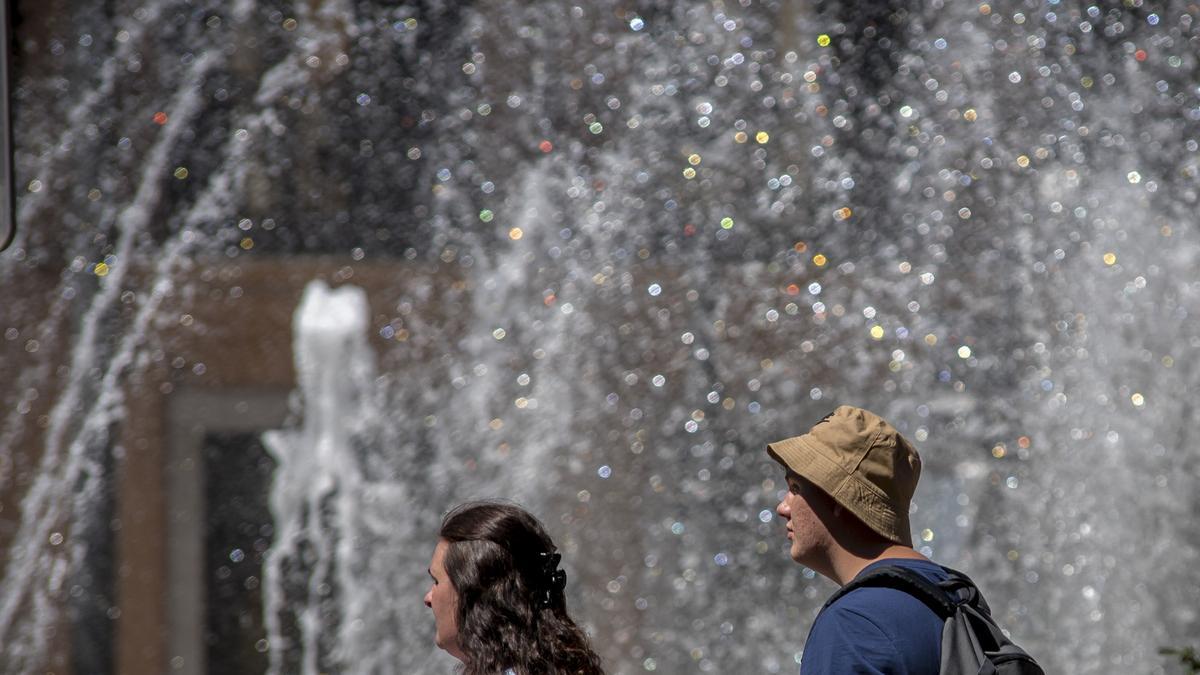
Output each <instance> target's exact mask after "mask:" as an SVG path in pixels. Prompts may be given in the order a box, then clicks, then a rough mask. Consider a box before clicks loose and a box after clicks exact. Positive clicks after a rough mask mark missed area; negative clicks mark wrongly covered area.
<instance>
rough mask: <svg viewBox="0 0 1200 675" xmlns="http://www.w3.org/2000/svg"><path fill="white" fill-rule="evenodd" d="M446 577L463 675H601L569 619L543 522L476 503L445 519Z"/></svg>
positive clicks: (502, 507)
mask: <svg viewBox="0 0 1200 675" xmlns="http://www.w3.org/2000/svg"><path fill="white" fill-rule="evenodd" d="M439 535H440V536H441V538H442V539H444V540H445V541H446V542H447V543H448V544H449V546H448V547H447V549H446V558H445V565H446V574H447V575H448V576H449V577H450V583H451V585H452V586H453V587H454V589H455V591H456V592H457V594H458V643H459V647H460V648H461V649H462V651H463V653H464V655H465V656H466V661H465V663H464V667H463V673H464V674H465V675H497V674H499V673H503V672H504V671H505V669H508V668H511V669H513V670H514V671H515V672H516V673H518V675H542V674H546V675H603V673H604V671H603V670H602V669H601V667H600V657H599V656H597V655H596V653H595V652H594V651H592V648H591V646H590V645H589V644H588V639H587V636H586V635H585V634H584V632H583V630H582V629H580V628H579V626H577V625H576V624H575V622H574V621H572V620H571V617H570V616H568V615H567V607H566V598H565V597H564V596H563V584H564V581H565V575H563V573H562V572H561V571H556V570H555V565H556V564H557V561H558V556H557V555H555V547H554V542H553V541H551V540H550V536H549V535H548V534H546V530H545V528H543V527H542V524H541V523H540V522H538V519H537V518H535V517H533V515H532V514H530V513H529V512H527V511H525V510H524V509H522V508H520V507H517V506H513V505H511V504H504V503H500V502H471V503H467V504H463V505H461V506H458V507H456V508H455V509H454V510H452V511H451V512H450V513H448V514H446V517H445V518H444V519H443V520H442V528H441V531H440V532H439Z"/></svg>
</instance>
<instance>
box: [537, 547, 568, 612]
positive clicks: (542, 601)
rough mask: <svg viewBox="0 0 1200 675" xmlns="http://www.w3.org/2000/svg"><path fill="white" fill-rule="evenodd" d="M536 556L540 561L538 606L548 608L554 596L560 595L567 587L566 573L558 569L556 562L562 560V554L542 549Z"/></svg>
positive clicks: (552, 602)
mask: <svg viewBox="0 0 1200 675" xmlns="http://www.w3.org/2000/svg"><path fill="white" fill-rule="evenodd" d="M538 558H539V559H540V560H541V561H542V566H541V570H540V571H541V575H540V576H541V578H540V579H539V581H540V582H541V589H540V590H539V592H538V594H537V601H538V606H539V607H542V608H549V607H551V606H552V605H553V604H554V596H555V595H556V594H557V595H561V594H562V592H563V590H564V589H565V588H566V587H567V573H566V572H564V571H562V570H560V569H558V563H560V562H562V556H561V555H559V554H557V553H552V552H550V551H543V552H541V553H539V554H538Z"/></svg>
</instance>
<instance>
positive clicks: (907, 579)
mask: <svg viewBox="0 0 1200 675" xmlns="http://www.w3.org/2000/svg"><path fill="white" fill-rule="evenodd" d="M947 572H949V573H950V581H949V582H943V583H942V584H935V583H933V582H932V581H929V580H928V579H926V578H925V577H923V576H921V575H920V574H917V573H916V572H913V571H912V570H909V569H906V568H903V567H896V566H887V567H879V568H876V569H873V570H871V571H870V572H867V573H866V574H864V575H862V576H859V577H856V578H855V579H854V580H853V581H851V582H850V583H848V584H846V585H845V586H842V587H841V588H839V589H838V591H837V592H836V593H834V594H833V595H832V596H831V597H830V598H829V600H827V601H826V602H825V607H823V608H821V611H825V609H826V608H828V607H829V606H830V605H832V604H833V603H835V602H837V601H838V600H839V599H840V598H841V597H842V596H844V595H846V594H847V593H849V592H850V591H853V590H855V589H858V588H865V587H874V588H892V589H895V590H897V591H903V592H905V593H908V594H909V595H911V596H913V597H915V598H917V599H918V600H920V601H921V602H924V603H925V605H926V606H927V607H929V609H931V610H933V613H934V614H937V615H938V616H940V617H941V618H943V619H945V618H947V617H950V616H952V615H953V614H954V612H955V611H956V610H957V605H958V602H964V601H968V597H966V596H964V595H963V594H958V593H955V590H957V589H958V588H959V587H960V586H961V583H962V582H961V581H960V580H959V579H964V580H966V584H967V585H966V587H964V590H965V592H966V594H967V595H968V596H969V595H973V596H975V597H976V598H978V597H979V592H978V591H977V590H975V585H974V584H972V583H971V580H970V579H967V578H966V576H965V575H962V574H959V573H957V572H954V571H953V570H947ZM956 577H957V578H956ZM951 582H953V583H954V587H953V588H951V587H948V584H949V583H951ZM967 589H969V590H967Z"/></svg>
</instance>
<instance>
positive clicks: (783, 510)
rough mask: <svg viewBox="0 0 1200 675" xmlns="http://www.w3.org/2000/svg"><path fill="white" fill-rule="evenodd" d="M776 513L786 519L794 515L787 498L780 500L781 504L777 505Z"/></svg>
mask: <svg viewBox="0 0 1200 675" xmlns="http://www.w3.org/2000/svg"><path fill="white" fill-rule="evenodd" d="M775 514H776V515H778V516H779V517H780V518H784V519H787V518H790V517H791V516H792V509H791V507H789V506H788V503H787V500H786V499H782V500H780V501H779V505H778V506H776V507H775Z"/></svg>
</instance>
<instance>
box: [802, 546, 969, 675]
mask: <svg viewBox="0 0 1200 675" xmlns="http://www.w3.org/2000/svg"><path fill="white" fill-rule="evenodd" d="M885 566H896V567H904V568H906V569H909V570H912V571H914V572H916V573H918V574H920V575H921V576H923V577H925V578H926V579H929V580H930V581H933V582H935V583H936V582H939V581H945V580H946V576H947V575H946V572H945V571H944V570H943V569H942V568H941V567H940V566H939V565H937V564H936V563H933V562H930V561H928V560H909V559H902V558H897V559H888V560H880V561H877V562H873V563H871V564H870V565H867V566H866V567H865V568H864V569H863V571H862V572H860V573H859V575H860V576H861V575H862V574H864V573H866V572H868V571H870V570H873V569H876V568H878V567H885ZM942 623H943V622H942V619H941V618H940V617H939V616H938V615H937V614H935V613H934V612H933V610H931V609H929V607H927V606H926V605H925V603H923V602H921V601H920V600H918V599H916V598H914V597H913V596H911V595H909V594H908V593H905V592H904V591H898V590H896V589H894V588H878V587H865V588H856V589H854V590H853V591H850V592H849V593H847V594H846V595H843V596H842V597H841V598H838V600H837V602H835V603H833V604H832V605H830V606H829V607H826V608H825V609H824V610H823V611H822V612H821V613H820V614H818V615H817V620H816V621H814V622H813V627H812V630H811V631H809V633H808V640H807V641H806V642H805V644H804V654H803V657H802V659H801V661H800V675H937V672H938V668H939V666H940V661H941V652H942Z"/></svg>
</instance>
